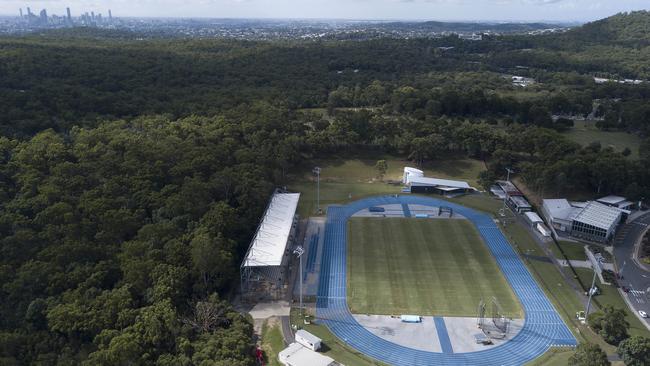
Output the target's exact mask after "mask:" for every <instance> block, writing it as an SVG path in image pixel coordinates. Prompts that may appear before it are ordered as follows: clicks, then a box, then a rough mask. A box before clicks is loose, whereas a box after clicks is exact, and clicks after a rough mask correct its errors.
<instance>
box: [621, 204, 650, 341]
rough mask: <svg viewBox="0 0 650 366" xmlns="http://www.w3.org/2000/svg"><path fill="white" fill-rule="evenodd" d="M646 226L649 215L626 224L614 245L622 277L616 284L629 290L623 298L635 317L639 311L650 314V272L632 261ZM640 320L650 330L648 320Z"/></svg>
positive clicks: (649, 220) (648, 224)
mask: <svg viewBox="0 0 650 366" xmlns="http://www.w3.org/2000/svg"><path fill="white" fill-rule="evenodd" d="M648 226H650V213H647V214H645V215H643V216H641V217H639V218H637V219H635V220H634V221H632V222H630V223H628V224H626V225H625V226H624V227H623V228H622V229H621V232H620V233H619V235H618V236H617V238H616V241H615V243H614V258H615V260H616V268H618V272H619V275H622V276H623V279H622V280H619V281H618V283H619V284H620V285H621V286H625V287H627V288H629V289H630V292H628V293H624V294H623V296H624V297H625V298H626V300H627V303H628V305H630V307H631V308H632V311H633V312H634V313H635V314H636V315H637V316H638V314H639V313H638V311H639V310H643V311H645V312H646V313H648V314H650V291H649V289H650V272H648V271H647V270H646V269H644V268H642V267H641V266H639V264H638V263H637V262H636V260H635V259H633V258H634V252H635V250H636V248H635V245H636V243H637V242H638V241H639V239H640V238H641V235H642V234H643V233H644V232H645V231H646V230H647V229H648ZM640 320H641V321H642V322H643V323H644V324H645V326H646V327H647V328H648V329H649V330H650V319H647V318H646V319H643V318H640Z"/></svg>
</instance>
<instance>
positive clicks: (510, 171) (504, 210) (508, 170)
mask: <svg viewBox="0 0 650 366" xmlns="http://www.w3.org/2000/svg"><path fill="white" fill-rule="evenodd" d="M506 171H507V172H508V177H507V178H506V181H507V182H508V183H510V173H514V172H515V171H514V170H512V169H510V168H506ZM506 201H508V190H506V198H504V199H503V208H502V209H501V210H502V211H503V217H504V220H503V222H504V224H505V216H506Z"/></svg>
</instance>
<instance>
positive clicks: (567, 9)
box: [0, 0, 650, 22]
mask: <svg viewBox="0 0 650 366" xmlns="http://www.w3.org/2000/svg"><path fill="white" fill-rule="evenodd" d="M28 6H29V7H30V8H31V10H32V12H33V13H38V12H40V10H41V9H47V12H48V14H56V15H59V16H65V15H66V8H67V7H69V8H70V9H71V11H72V16H80V15H81V14H83V13H85V12H91V11H95V12H102V13H107V11H108V9H109V8H110V9H112V11H113V16H121V17H197V18H198V17H201V18H296V19H310V18H312V19H357V20H440V21H527V22H531V21H557V22H567V21H590V20H595V19H600V18H604V17H607V16H610V15H613V14H615V13H618V12H623V11H632V10H644V9H645V10H648V9H650V2H649V1H648V0H600V1H598V0H106V1H103V0H102V1H99V0H45V1H42V0H41V1H30V2H25V1H15V0H0V14H1V15H13V16H18V15H19V9H23V12H25V9H26V8H27V7H28Z"/></svg>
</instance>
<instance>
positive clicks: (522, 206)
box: [506, 196, 533, 214]
mask: <svg viewBox="0 0 650 366" xmlns="http://www.w3.org/2000/svg"><path fill="white" fill-rule="evenodd" d="M506 203H507V204H508V206H510V208H512V209H513V210H514V211H516V212H517V213H520V214H521V213H524V212H528V211H532V210H533V206H531V205H530V203H529V202H528V201H527V200H526V199H525V198H524V196H508V200H507V201H506Z"/></svg>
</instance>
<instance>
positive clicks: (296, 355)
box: [278, 343, 342, 366]
mask: <svg viewBox="0 0 650 366" xmlns="http://www.w3.org/2000/svg"><path fill="white" fill-rule="evenodd" d="M278 359H279V360H280V363H282V364H283V365H285V366H342V365H341V364H339V363H338V362H336V361H334V359H332V358H331V357H327V356H325V355H323V354H320V353H318V352H315V351H312V350H310V349H308V348H305V347H304V346H303V345H301V344H300V343H291V344H290V345H289V346H288V347H287V348H285V349H284V350H282V351H280V354H279V355H278Z"/></svg>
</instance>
